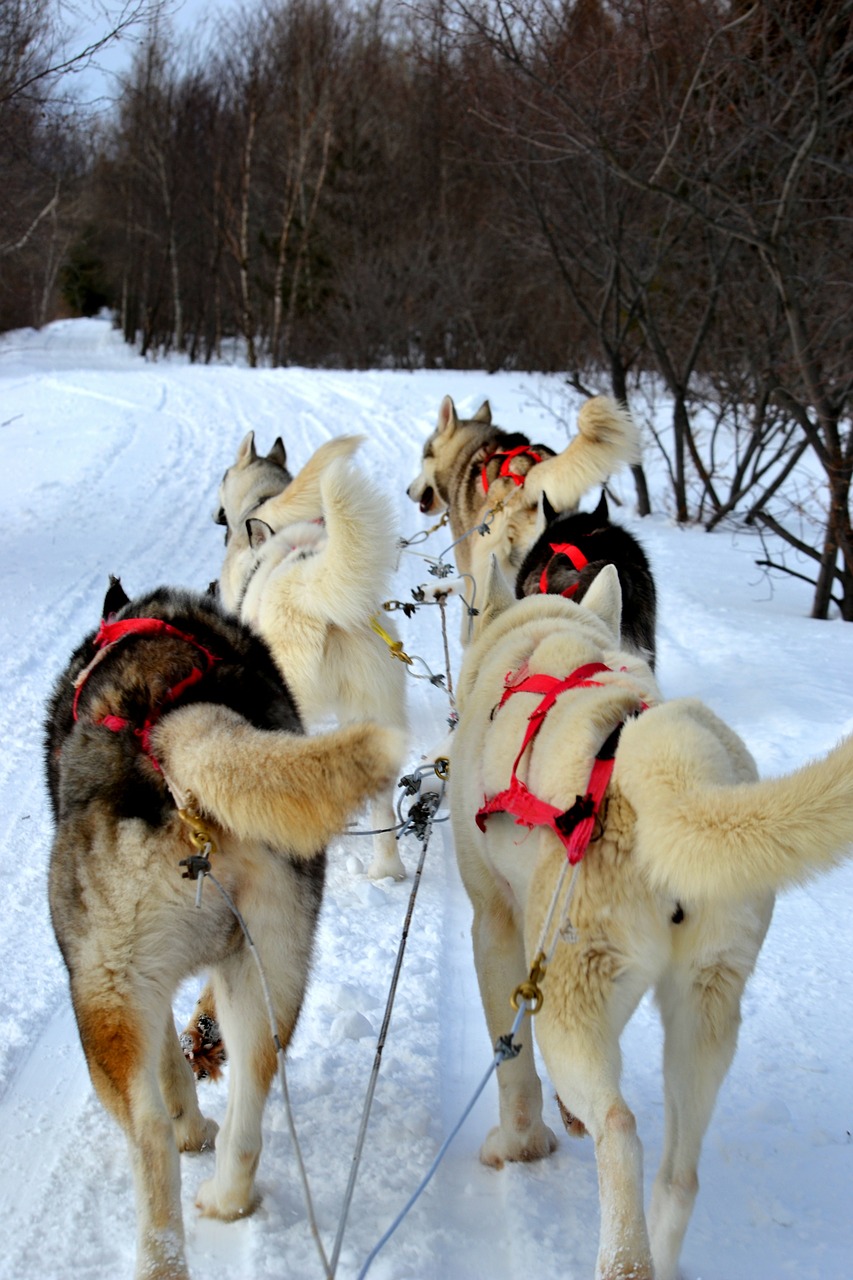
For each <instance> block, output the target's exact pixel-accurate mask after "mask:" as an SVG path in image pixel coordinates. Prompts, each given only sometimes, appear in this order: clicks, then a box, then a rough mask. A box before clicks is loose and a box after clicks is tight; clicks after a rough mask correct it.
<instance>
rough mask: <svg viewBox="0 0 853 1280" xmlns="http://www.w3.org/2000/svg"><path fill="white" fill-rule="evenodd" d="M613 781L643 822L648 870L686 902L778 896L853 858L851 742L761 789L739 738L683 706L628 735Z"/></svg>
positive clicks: (649, 717) (639, 723) (643, 719)
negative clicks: (792, 885)
mask: <svg viewBox="0 0 853 1280" xmlns="http://www.w3.org/2000/svg"><path fill="white" fill-rule="evenodd" d="M750 778H751V779H753V780H749V779H750ZM614 779H615V781H616V782H617V783H618V785H619V787H620V789H621V791H622V793H623V794H624V795H625V797H626V799H627V800H628V801H629V802H630V804H631V805H632V807H633V809H634V811H635V813H636V835H637V842H636V855H635V856H636V857H637V858H638V860H639V863H640V865H641V866H643V868H644V869H645V871H646V873H647V874H648V876H649V878H650V880H651V881H652V883H653V884H654V885H655V886H656V887H657V888H659V889H661V890H663V891H665V892H668V893H671V894H672V895H673V896H675V897H678V898H681V899H683V900H685V901H689V900H690V899H693V900H694V901H702V900H704V901H710V900H717V901H719V900H723V899H732V898H743V897H744V896H749V895H753V894H760V893H768V892H772V891H774V890H776V889H780V888H782V887H783V886H784V885H786V884H790V883H792V882H795V881H802V880H806V879H808V878H809V877H811V876H813V875H815V874H817V873H818V872H819V871H826V870H829V869H830V868H831V867H832V866H834V865H835V864H837V863H839V862H841V861H842V860H843V859H844V858H845V857H846V856H850V855H851V854H853V735H851V736H850V737H848V738H846V739H845V740H844V741H843V742H841V743H839V745H838V746H837V747H835V748H834V750H832V751H830V752H829V754H828V755H826V756H824V757H823V758H822V759H820V760H816V761H813V762H812V763H810V764H807V765H805V766H803V768H801V769H798V770H797V771H796V772H795V773H791V774H788V775H786V776H785V777H781V778H771V779H765V780H763V781H756V780H754V779H755V768H754V765H753V764H752V761H751V758H750V757H749V754H748V752H747V751H746V748H745V747H744V745H743V743H742V742H741V741H740V739H739V738H738V737H737V735H736V734H735V733H734V732H733V731H732V730H731V729H729V728H727V726H726V725H724V724H723V723H722V722H721V721H719V720H717V718H716V716H714V715H713V713H712V712H711V711H709V710H708V708H707V707H704V706H703V705H702V704H701V703H699V702H697V701H695V700H693V699H686V698H685V699H679V700H677V701H673V702H669V703H664V704H663V705H662V706H660V707H657V708H654V709H653V710H651V711H647V712H645V713H644V714H643V715H642V716H640V717H639V718H638V719H637V720H635V721H632V722H630V723H628V724H627V725H626V726H625V729H624V731H623V733H622V738H621V740H620V743H619V750H618V752H617V764H616V773H615V775H614Z"/></svg>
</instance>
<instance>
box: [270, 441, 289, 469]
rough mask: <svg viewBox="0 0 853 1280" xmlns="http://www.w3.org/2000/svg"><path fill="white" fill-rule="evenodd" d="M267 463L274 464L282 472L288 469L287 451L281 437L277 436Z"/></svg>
mask: <svg viewBox="0 0 853 1280" xmlns="http://www.w3.org/2000/svg"><path fill="white" fill-rule="evenodd" d="M267 462H274V463H275V464H276V466H277V467H281V469H282V471H283V470H284V469H285V468H286V467H287V450H286V449H285V447H284V441H283V440H282V438H281V436H276V438H275V444H274V445H273V447H272V448H271V449H270V451H269V453H268V454H267Z"/></svg>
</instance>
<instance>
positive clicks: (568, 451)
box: [524, 396, 640, 511]
mask: <svg viewBox="0 0 853 1280" xmlns="http://www.w3.org/2000/svg"><path fill="white" fill-rule="evenodd" d="M639 460H640V435H639V432H638V431H637V428H636V426H635V425H634V421H633V419H632V417H631V415H630V414H629V412H628V410H627V409H626V408H625V406H624V405H620V404H618V403H617V402H616V401H615V400H613V399H611V398H610V396H594V397H593V398H592V399H591V400H587V401H586V403H585V404H584V405H582V407H581V410H580V413H579V414H578V434H577V435H576V436H575V438H574V439H573V440H572V442H571V444H570V445H569V446H568V447H567V448H565V449H564V450H563V452H562V453H558V454H557V456H556V457H554V458H546V459H545V460H544V462H540V463H539V465H538V466H536V467H533V468H532V470H531V472H530V474H529V475H528V477H527V479H526V480H525V482H524V491H525V501H526V502H527V503H528V504H529V505H531V506H535V504H536V502H537V501H538V500H539V495H540V494H542V493H547V495H548V501H549V502H550V504H551V506H552V507H553V508H554V510H555V511H573V510H574V509H575V507H577V505H578V503H579V502H580V500H581V498H582V497H583V495H584V494H585V493H586V492H587V491H588V490H589V489H592V488H594V487H595V486H596V485H601V484H604V482H605V481H606V480H607V477H608V476H609V475H611V474H612V473H613V472H614V471H619V470H620V469H621V468H622V467H624V466H629V465H631V464H632V463H635V462H639Z"/></svg>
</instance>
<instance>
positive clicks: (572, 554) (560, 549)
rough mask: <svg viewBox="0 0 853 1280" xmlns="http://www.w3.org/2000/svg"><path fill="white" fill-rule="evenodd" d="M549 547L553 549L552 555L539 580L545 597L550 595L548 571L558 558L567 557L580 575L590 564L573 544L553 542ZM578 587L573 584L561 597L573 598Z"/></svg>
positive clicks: (575, 583)
mask: <svg viewBox="0 0 853 1280" xmlns="http://www.w3.org/2000/svg"><path fill="white" fill-rule="evenodd" d="M549 546H550V548H551V552H552V555H551V558H550V560H549V561H548V563H547V564H546V565H545V567H544V568H543V570H542V576H541V578H540V579H539V590H540V591H541V592H542V594H543V596H544V595H547V594H548V570H549V569H550V568H551V565H552V564H553V563H554V561H555V559H556V558H557V556H566V557H567V558H568V559H569V560H571V562H572V567H573V568H575V569H577V571H578V573H580V571H581V569H585V568H586V566H587V565H588V564H589V561H588V560H587V558H586V556H585V555H584V553H583V552H582V551H581V549H580V547H576V546H575V545H574V544H573V543H571V542H551V543H549ZM578 585H579V584H578V583H577V582H573V583H572V585H571V586H570V587H566V589H565V591H561V592H560V595H561V596H566V597H567V598H568V597H570V596H573V595H574V594H575V592H576V591H577V589H578Z"/></svg>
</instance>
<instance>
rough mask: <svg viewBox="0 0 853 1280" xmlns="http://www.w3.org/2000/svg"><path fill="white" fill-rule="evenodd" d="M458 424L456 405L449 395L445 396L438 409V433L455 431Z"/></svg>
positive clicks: (443, 433)
mask: <svg viewBox="0 0 853 1280" xmlns="http://www.w3.org/2000/svg"><path fill="white" fill-rule="evenodd" d="M458 426H459V418H458V416H457V414H456V405H455V404H454V403H453V400H452V399H451V397H450V396H445V397H444V399H443V400H442V402H441V405H440V407H439V410H438V432H439V435H442V436H444V435H449V434H450V433H451V431H455V430H456V428H457V427H458Z"/></svg>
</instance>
